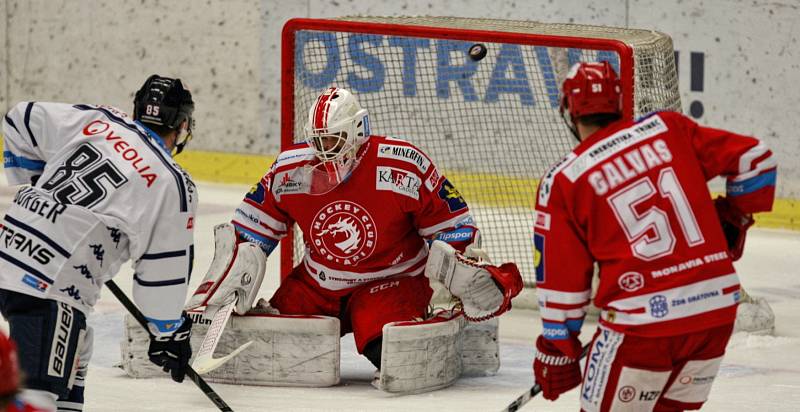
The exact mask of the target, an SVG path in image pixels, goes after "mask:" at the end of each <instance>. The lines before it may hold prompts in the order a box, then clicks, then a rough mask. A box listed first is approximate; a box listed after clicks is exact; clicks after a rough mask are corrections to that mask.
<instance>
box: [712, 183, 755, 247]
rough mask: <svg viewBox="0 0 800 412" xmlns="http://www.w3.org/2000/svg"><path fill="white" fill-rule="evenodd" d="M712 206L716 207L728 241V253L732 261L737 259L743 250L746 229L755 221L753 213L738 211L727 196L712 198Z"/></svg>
mask: <svg viewBox="0 0 800 412" xmlns="http://www.w3.org/2000/svg"><path fill="white" fill-rule="evenodd" d="M714 207H716V209H717V215H718V216H719V222H720V224H721V225H722V232H723V233H724V234H725V241H727V242H728V255H729V256H730V257H731V259H732V260H734V261H736V260H739V258H740V257H742V253H743V252H744V239H745V236H746V235H747V229H748V228H750V226H752V225H753V223H754V222H755V220H753V215H752V214H750V213H742V212H740V211H739V210H738V209H737V208H736V206H734V205H732V204H731V203H730V202H729V201H728V199H727V198H725V197H721V196H720V197H718V198H716V199H714Z"/></svg>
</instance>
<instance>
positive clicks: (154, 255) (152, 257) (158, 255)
mask: <svg viewBox="0 0 800 412" xmlns="http://www.w3.org/2000/svg"><path fill="white" fill-rule="evenodd" d="M180 256H186V251H185V250H173V251H170V252H160V253H145V254H143V255H142V257H141V258H140V259H147V260H157V259H168V258H174V257H180Z"/></svg>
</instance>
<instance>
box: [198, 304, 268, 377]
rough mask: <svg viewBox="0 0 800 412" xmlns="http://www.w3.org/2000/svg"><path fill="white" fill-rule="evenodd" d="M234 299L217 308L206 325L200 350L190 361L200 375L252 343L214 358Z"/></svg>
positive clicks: (231, 310) (221, 363)
mask: <svg viewBox="0 0 800 412" xmlns="http://www.w3.org/2000/svg"><path fill="white" fill-rule="evenodd" d="M236 301H237V299H233V300H232V301H231V302H230V303H228V304H227V305H225V306H223V307H221V308H219V310H217V312H216V313H215V314H214V319H213V320H212V321H211V325H210V326H209V327H208V332H206V336H205V337H204V338H203V343H201V344H200V350H198V351H197V355H196V356H195V358H194V362H192V368H194V370H195V371H196V372H197V373H199V374H201V375H202V374H206V373H208V372H211V371H213V370H214V369H217V368H219V367H220V366H222V365H223V364H224V363H225V362H227V361H229V360H230V359H231V358H233V357H234V356H236V355H238V354H239V353H240V352H242V351H243V350H245V349H247V347H248V346H250V345H251V344H252V343H253V341H249V342H247V343H245V344H244V345H242V346H239V348H237V349H236V350H234V351H233V352H231V353H230V354H228V355H225V356H223V357H221V358H216V359H215V358H214V350H215V349H216V348H217V344H218V343H219V339H220V337H222V332H223V331H224V330H225V325H227V324H228V319H230V317H231V312H233V308H234V307H235V306H236Z"/></svg>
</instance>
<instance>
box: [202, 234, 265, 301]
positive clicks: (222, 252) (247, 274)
mask: <svg viewBox="0 0 800 412" xmlns="http://www.w3.org/2000/svg"><path fill="white" fill-rule="evenodd" d="M266 264H267V256H266V255H265V254H264V251H263V250H261V248H260V247H259V246H258V245H256V244H255V243H250V242H243V243H239V244H237V243H236V230H235V229H234V227H233V225H231V224H230V223H223V224H220V225H217V226H216V227H214V259H213V260H212V261H211V266H210V267H209V268H208V272H206V275H205V277H203V280H202V282H200V286H199V287H198V288H197V290H196V291H195V292H194V294H193V295H192V297H191V298H190V299H189V302H188V303H187V304H186V310H192V309H196V308H198V307H200V306H212V307H219V306H222V305H225V304H228V303H230V302H232V301H233V299H237V302H236V307H235V308H234V310H235V311H236V313H237V314H239V315H243V314H245V313H247V311H248V310H250V308H251V307H252V306H253V301H255V298H256V295H257V294H258V289H259V288H260V287H261V282H262V281H263V280H264V271H265V269H266Z"/></svg>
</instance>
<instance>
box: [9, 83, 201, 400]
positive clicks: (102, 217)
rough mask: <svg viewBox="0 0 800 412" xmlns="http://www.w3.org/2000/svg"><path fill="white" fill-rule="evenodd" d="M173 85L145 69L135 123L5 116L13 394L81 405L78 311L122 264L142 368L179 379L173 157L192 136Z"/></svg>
mask: <svg viewBox="0 0 800 412" xmlns="http://www.w3.org/2000/svg"><path fill="white" fill-rule="evenodd" d="M193 110H194V103H193V101H192V96H191V93H190V92H189V91H188V90H187V89H186V88H184V86H183V84H182V82H181V80H180V79H171V78H166V77H160V76H158V75H153V76H151V77H149V78H148V79H147V81H146V82H145V83H144V85H143V86H142V88H141V89H140V90H139V91H138V92H137V93H136V97H135V99H134V112H133V118H131V117H129V116H128V115H127V114H125V113H123V112H122V111H120V110H117V109H115V108H112V107H107V106H94V105H83V104H75V105H72V104H63V103H40V102H22V103H19V104H17V105H16V106H14V107H13V108H12V109H11V110H10V111H9V112H8V114H6V115H5V118H4V119H3V136H4V142H5V146H4V152H3V157H4V166H5V173H6V177H7V179H8V183H9V184H10V185H30V186H24V187H23V188H21V189H20V190H19V191H18V192H17V194H16V195H15V197H14V200H13V203H12V205H11V207H10V208H9V210H8V212H7V214H6V215H5V217H4V219H3V221H2V226H0V313H2V315H3V316H4V317H5V318H6V319H7V320H8V322H9V326H10V335H11V338H12V339H13V340H15V341H16V342H17V345H18V347H19V362H20V366H21V369H22V371H23V372H24V375H25V376H26V377H27V380H26V382H25V387H26V388H28V389H26V390H25V392H24V393H23V394H22V398H23V399H24V400H26V401H28V402H30V403H32V404H34V405H36V406H38V407H41V408H44V409H45V410H55V409H56V408H57V409H58V410H68V411H80V410H82V409H83V386H84V378H85V374H86V366H87V365H88V363H89V357H90V356H91V348H92V329H91V328H90V327H87V325H86V315H88V314H89V313H90V312H91V310H92V307H93V306H94V304H95V302H96V301H97V299H98V297H99V296H100V289H101V287H102V286H103V283H105V282H106V281H108V280H109V279H111V278H112V277H113V276H114V275H116V273H117V271H118V270H119V268H120V265H122V264H123V263H125V262H126V261H128V260H131V261H132V262H133V267H134V270H135V274H134V284H133V298H134V300H135V301H136V303H137V305H138V306H139V308H140V310H141V311H142V313H143V314H144V315H145V317H146V318H147V319H148V321H149V324H148V326H149V329H150V334H151V343H150V348H149V357H150V360H151V361H153V362H154V363H156V364H158V365H159V366H162V367H163V368H164V370H165V371H170V372H171V374H172V378H173V379H174V380H175V381H178V382H180V381H182V380H183V377H184V375H185V373H186V365H187V363H188V360H189V357H190V356H191V348H190V346H189V339H188V338H189V335H190V333H191V321H187V319H188V318H187V317H186V315H185V314H184V313H182V308H183V304H184V300H185V298H186V288H187V286H188V281H189V276H190V273H191V269H192V259H193V235H192V231H193V226H194V216H195V210H196V207H197V193H196V189H195V186H194V184H193V183H192V180H191V178H190V176H189V175H188V174H187V173H186V172H185V171H183V170H182V169H181V168H180V167H179V166H178V164H177V163H175V161H174V160H173V159H172V155H173V154H177V153H179V152H180V151H181V150H182V149H183V148H184V146H185V145H186V143H187V142H188V141H189V140H190V139H191V131H192V112H193Z"/></svg>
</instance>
